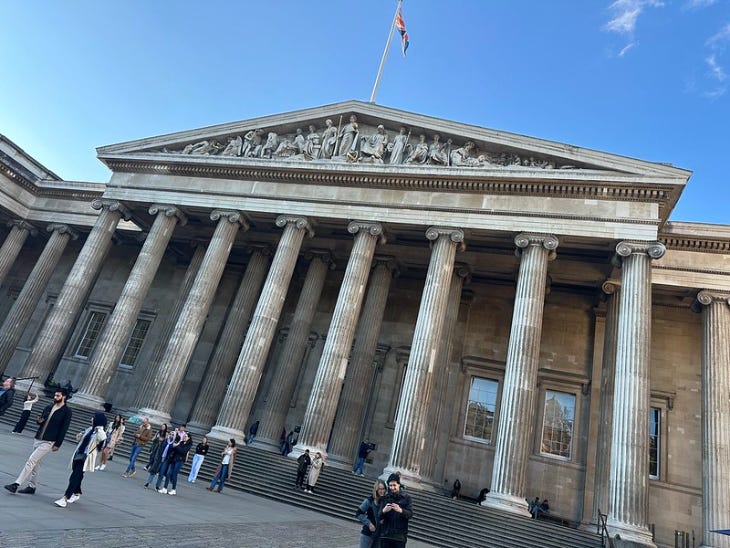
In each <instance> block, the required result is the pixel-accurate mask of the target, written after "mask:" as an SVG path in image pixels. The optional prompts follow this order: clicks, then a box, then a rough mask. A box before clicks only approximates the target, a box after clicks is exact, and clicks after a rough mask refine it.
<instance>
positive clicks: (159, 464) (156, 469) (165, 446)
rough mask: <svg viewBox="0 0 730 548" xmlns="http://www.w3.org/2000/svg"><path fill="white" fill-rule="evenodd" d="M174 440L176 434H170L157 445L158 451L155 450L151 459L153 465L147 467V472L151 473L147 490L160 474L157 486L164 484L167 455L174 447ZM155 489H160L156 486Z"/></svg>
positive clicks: (148, 477) (145, 486) (145, 485)
mask: <svg viewBox="0 0 730 548" xmlns="http://www.w3.org/2000/svg"><path fill="white" fill-rule="evenodd" d="M174 438H175V433H174V432H170V433H169V434H167V435H166V436H165V438H164V439H163V440H162V441H159V442H158V443H157V449H155V452H154V453H153V455H152V458H151V461H152V464H150V465H149V466H147V472H149V474H148V475H147V481H146V482H145V484H144V488H145V489H148V488H149V486H150V483H152V481H153V480H154V479H155V476H157V475H158V474H159V478H158V479H157V484H159V485H161V484H162V478H163V477H164V476H165V472H167V453H168V452H169V451H170V447H172V443H173V440H174ZM163 464H164V467H163ZM155 489H159V487H158V486H157V485H156V486H155Z"/></svg>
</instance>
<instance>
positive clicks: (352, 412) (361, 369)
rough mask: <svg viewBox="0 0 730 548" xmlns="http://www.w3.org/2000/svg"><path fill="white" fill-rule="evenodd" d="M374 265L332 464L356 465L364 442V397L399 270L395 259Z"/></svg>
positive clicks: (345, 388) (347, 377) (337, 424)
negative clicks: (355, 459)
mask: <svg viewBox="0 0 730 548" xmlns="http://www.w3.org/2000/svg"><path fill="white" fill-rule="evenodd" d="M374 262H375V267H374V268H373V271H372V274H370V283H369V284H368V292H367V297H366V298H365V304H364V305H363V310H362V316H361V317H360V322H359V324H358V326H357V332H356V334H355V345H354V347H353V349H352V359H351V360H350V365H349V366H348V368H347V374H346V375H345V383H344V385H343V387H342V393H341V394H340V401H339V405H338V409H337V416H336V419H335V427H334V428H333V429H332V439H331V440H330V456H329V460H330V462H332V461H335V462H341V463H344V464H348V465H349V464H352V462H353V458H354V457H355V456H356V452H357V448H358V447H359V443H360V440H359V437H360V431H361V428H362V420H363V415H364V413H365V404H366V403H367V399H366V398H365V397H364V396H363V394H364V393H367V391H368V388H369V385H370V382H371V380H372V378H373V368H374V359H375V351H376V350H377V347H378V336H379V335H380V326H381V325H382V324H383V314H384V313H385V305H386V303H387V302H388V293H389V291H390V282H391V281H392V280H393V272H394V271H395V269H396V264H395V260H394V259H393V257H375V261H374Z"/></svg>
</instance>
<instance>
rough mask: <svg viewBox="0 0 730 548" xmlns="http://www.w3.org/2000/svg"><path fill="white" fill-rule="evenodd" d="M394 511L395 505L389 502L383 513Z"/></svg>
mask: <svg viewBox="0 0 730 548" xmlns="http://www.w3.org/2000/svg"><path fill="white" fill-rule="evenodd" d="M392 509H393V503H392V502H389V503H388V504H386V505H385V506H383V513H384V514H385V513H386V512H390V511H391V510H392Z"/></svg>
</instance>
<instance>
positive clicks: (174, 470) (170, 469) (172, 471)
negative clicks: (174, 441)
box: [165, 460, 185, 489]
mask: <svg viewBox="0 0 730 548" xmlns="http://www.w3.org/2000/svg"><path fill="white" fill-rule="evenodd" d="M183 464H185V461H184V460H176V461H175V462H171V463H170V464H168V465H167V474H166V475H165V489H167V484H168V483H169V482H172V488H173V489H177V475H178V474H179V473H180V468H182V467H183Z"/></svg>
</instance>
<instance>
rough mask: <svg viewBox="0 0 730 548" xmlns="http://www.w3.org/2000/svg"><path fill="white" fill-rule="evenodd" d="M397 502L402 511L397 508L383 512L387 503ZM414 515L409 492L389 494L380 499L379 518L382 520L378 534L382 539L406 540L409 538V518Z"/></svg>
mask: <svg viewBox="0 0 730 548" xmlns="http://www.w3.org/2000/svg"><path fill="white" fill-rule="evenodd" d="M388 503H395V504H397V505H398V506H400V507H401V509H402V510H403V512H402V513H400V514H399V513H398V512H396V511H395V510H390V511H389V512H383V509H384V508H385V505H386V504H388ZM412 516H413V510H412V508H411V497H410V496H409V495H408V493H405V492H403V490H402V489H401V491H400V492H399V493H398V494H397V495H393V494H388V495H386V496H384V497H383V498H382V499H380V506H379V507H378V520H379V521H380V529H379V531H378V535H379V537H380V538H381V539H388V540H395V541H398V542H405V541H406V540H407V538H408V520H410V519H411V517H412Z"/></svg>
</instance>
